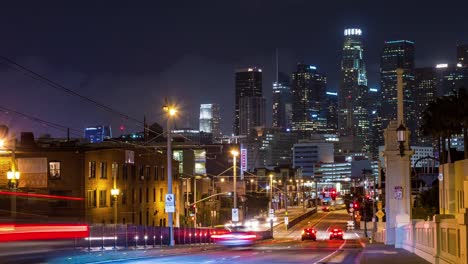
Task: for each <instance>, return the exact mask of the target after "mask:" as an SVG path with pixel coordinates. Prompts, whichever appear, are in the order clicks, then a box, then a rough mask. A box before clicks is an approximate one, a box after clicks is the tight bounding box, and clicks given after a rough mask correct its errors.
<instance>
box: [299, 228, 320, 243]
mask: <svg viewBox="0 0 468 264" xmlns="http://www.w3.org/2000/svg"><path fill="white" fill-rule="evenodd" d="M306 239H311V240H313V241H316V240H317V230H315V228H304V230H302V234H301V240H302V241H304V240H306Z"/></svg>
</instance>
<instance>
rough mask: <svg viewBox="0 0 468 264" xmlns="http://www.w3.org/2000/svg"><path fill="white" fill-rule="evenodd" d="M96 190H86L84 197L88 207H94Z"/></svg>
mask: <svg viewBox="0 0 468 264" xmlns="http://www.w3.org/2000/svg"><path fill="white" fill-rule="evenodd" d="M96 198H97V197H96V190H88V192H87V195H86V199H87V202H88V208H95V207H96Z"/></svg>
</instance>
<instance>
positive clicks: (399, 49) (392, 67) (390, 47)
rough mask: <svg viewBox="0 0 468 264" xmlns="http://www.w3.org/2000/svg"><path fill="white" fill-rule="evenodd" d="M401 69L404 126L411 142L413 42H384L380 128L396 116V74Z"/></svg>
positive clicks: (414, 127) (381, 70) (412, 128)
mask: <svg viewBox="0 0 468 264" xmlns="http://www.w3.org/2000/svg"><path fill="white" fill-rule="evenodd" d="M397 68H401V69H403V103H404V115H405V124H406V126H408V127H409V129H410V132H411V139H412V141H413V140H414V139H415V136H416V134H415V130H416V122H411V121H410V120H413V118H414V84H415V83H414V42H412V41H409V40H395V41H386V42H385V44H384V48H383V50H382V54H381V57H380V92H381V95H382V110H381V117H382V126H383V128H386V127H387V126H388V123H389V121H390V120H394V119H396V114H397V87H396V83H397V74H396V69H397Z"/></svg>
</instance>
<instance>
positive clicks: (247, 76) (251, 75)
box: [234, 67, 265, 136]
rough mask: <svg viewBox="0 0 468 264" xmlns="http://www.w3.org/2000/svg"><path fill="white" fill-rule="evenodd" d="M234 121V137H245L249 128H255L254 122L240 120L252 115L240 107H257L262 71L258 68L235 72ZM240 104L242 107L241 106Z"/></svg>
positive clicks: (259, 97) (248, 110) (260, 96)
mask: <svg viewBox="0 0 468 264" xmlns="http://www.w3.org/2000/svg"><path fill="white" fill-rule="evenodd" d="M235 82H236V83H235V88H236V91H235V105H234V111H235V119H234V135H236V136H237V135H246V134H248V132H249V131H248V130H245V129H248V128H250V127H254V126H257V125H258V124H256V123H254V122H255V121H257V120H255V121H253V120H252V121H251V120H248V119H247V120H241V119H242V118H249V117H250V116H249V115H250V114H254V113H253V112H252V111H250V109H241V108H242V107H246V108H249V107H253V108H256V107H258V106H259V105H258V104H257V103H260V102H261V101H262V100H261V99H262V98H263V94H262V69H259V68H255V67H254V68H247V69H240V70H237V71H236V77H235ZM252 97H253V98H257V99H252V100H244V101H243V102H241V100H242V99H243V98H252ZM241 103H242V106H241ZM263 109H265V106H264V105H263ZM241 111H242V112H243V117H241ZM241 123H244V127H243V128H244V131H242V133H241Z"/></svg>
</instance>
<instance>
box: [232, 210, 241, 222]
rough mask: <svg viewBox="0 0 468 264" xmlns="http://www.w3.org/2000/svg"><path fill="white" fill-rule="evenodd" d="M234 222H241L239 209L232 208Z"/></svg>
mask: <svg viewBox="0 0 468 264" xmlns="http://www.w3.org/2000/svg"><path fill="white" fill-rule="evenodd" d="M232 221H233V222H239V209H237V208H232Z"/></svg>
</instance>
